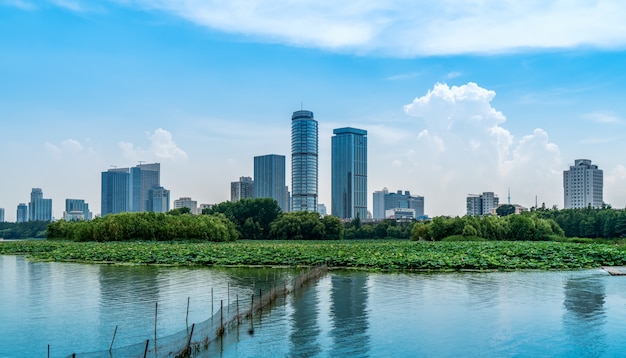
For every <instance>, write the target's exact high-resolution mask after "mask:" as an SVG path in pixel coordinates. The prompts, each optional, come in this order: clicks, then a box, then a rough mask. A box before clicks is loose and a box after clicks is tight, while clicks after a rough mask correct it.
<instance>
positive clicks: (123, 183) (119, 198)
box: [100, 168, 130, 216]
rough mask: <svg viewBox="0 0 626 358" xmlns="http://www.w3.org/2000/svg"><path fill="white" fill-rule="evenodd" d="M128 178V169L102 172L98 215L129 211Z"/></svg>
mask: <svg viewBox="0 0 626 358" xmlns="http://www.w3.org/2000/svg"><path fill="white" fill-rule="evenodd" d="M129 178H130V173H129V172H128V168H123V169H110V170H108V171H106V172H102V191H101V204H100V214H101V215H102V216H105V215H107V214H117V213H123V212H126V211H129V209H130V199H129V194H130V193H129V187H130V183H129Z"/></svg>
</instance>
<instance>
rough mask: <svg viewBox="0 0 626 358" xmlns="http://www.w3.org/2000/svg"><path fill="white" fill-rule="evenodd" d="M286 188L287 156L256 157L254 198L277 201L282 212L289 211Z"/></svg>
mask: <svg viewBox="0 0 626 358" xmlns="http://www.w3.org/2000/svg"><path fill="white" fill-rule="evenodd" d="M286 194H287V189H286V186H285V156H284V155H277V154H268V155H261V156H257V157H254V197H255V198H270V199H274V200H276V202H277V203H278V206H279V207H280V210H282V211H283V212H284V213H286V212H288V211H289V203H288V202H287V197H286Z"/></svg>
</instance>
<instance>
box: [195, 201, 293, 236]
mask: <svg viewBox="0 0 626 358" xmlns="http://www.w3.org/2000/svg"><path fill="white" fill-rule="evenodd" d="M216 213H222V214H224V215H226V217H227V218H228V219H230V220H231V221H232V222H233V223H234V224H235V227H236V229H237V232H239V237H240V238H242V239H253V240H255V239H256V240H266V239H270V238H271V237H270V226H271V224H272V222H274V220H276V219H277V218H278V217H279V215H280V213H281V210H280V207H279V206H278V203H277V202H276V200H274V199H270V198H257V199H241V200H239V201H236V202H230V201H227V202H223V203H220V204H217V205H215V206H213V207H212V208H210V209H204V210H202V214H216Z"/></svg>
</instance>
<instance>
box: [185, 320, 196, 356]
mask: <svg viewBox="0 0 626 358" xmlns="http://www.w3.org/2000/svg"><path fill="white" fill-rule="evenodd" d="M195 326H196V324H195V323H194V324H192V325H191V332H190V333H189V338H187V348H186V349H185V350H186V351H187V353H188V354H191V336H193V328H194V327H195Z"/></svg>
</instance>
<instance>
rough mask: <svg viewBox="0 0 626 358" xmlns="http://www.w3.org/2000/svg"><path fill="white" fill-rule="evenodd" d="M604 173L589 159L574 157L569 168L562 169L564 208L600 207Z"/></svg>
mask: <svg viewBox="0 0 626 358" xmlns="http://www.w3.org/2000/svg"><path fill="white" fill-rule="evenodd" d="M603 185H604V173H603V171H602V170H601V169H598V166H597V165H595V164H592V163H591V160H589V159H576V160H575V161H574V165H571V166H570V167H569V170H564V171H563V197H564V199H565V205H564V208H565V209H574V208H586V207H588V206H589V205H591V207H592V208H599V207H602V205H603V204H604V201H603V199H602V190H603Z"/></svg>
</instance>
